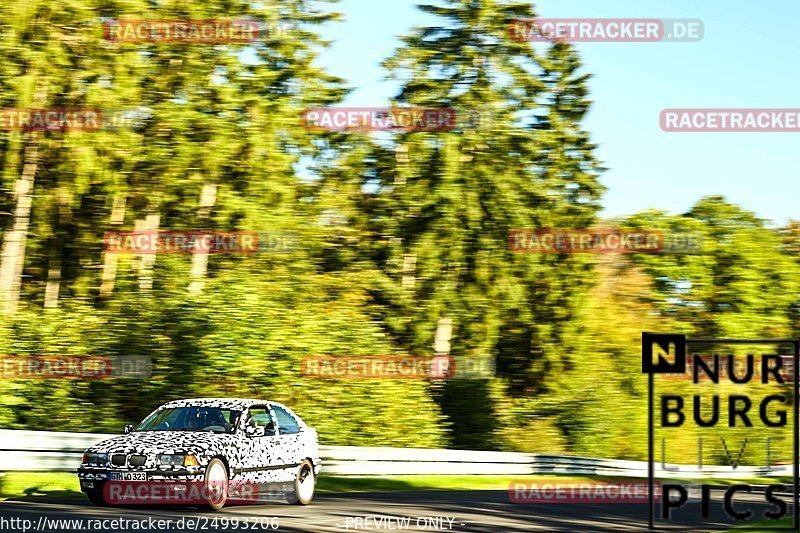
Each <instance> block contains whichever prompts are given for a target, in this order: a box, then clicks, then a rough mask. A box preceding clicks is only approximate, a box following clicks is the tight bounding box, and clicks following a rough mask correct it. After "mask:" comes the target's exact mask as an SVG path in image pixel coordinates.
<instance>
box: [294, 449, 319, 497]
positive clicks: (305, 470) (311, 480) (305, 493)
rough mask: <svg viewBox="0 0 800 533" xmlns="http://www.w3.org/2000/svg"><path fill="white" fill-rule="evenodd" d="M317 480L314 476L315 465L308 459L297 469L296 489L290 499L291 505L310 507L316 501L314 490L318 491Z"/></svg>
mask: <svg viewBox="0 0 800 533" xmlns="http://www.w3.org/2000/svg"><path fill="white" fill-rule="evenodd" d="M316 484H317V480H316V477H315V476H314V465H312V464H311V461H309V460H308V459H306V460H305V461H303V462H302V463H300V468H298V469H297V475H296V476H295V478H294V487H293V491H292V494H291V496H290V498H289V503H296V504H297V505H308V504H309V503H311V500H313V499H314V490H315V489H316Z"/></svg>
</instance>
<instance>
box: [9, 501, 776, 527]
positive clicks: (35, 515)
mask: <svg viewBox="0 0 800 533" xmlns="http://www.w3.org/2000/svg"><path fill="white" fill-rule="evenodd" d="M713 499H714V503H713V504H712V505H711V513H712V517H711V519H710V520H709V521H708V522H700V521H699V513H700V506H699V503H697V502H690V503H688V504H687V505H686V507H684V508H683V509H681V510H680V512H679V515H677V516H676V517H675V518H676V521H674V522H672V523H670V524H664V523H660V526H661V527H660V528H659V529H661V530H672V531H712V530H717V531H718V530H720V529H721V530H726V529H728V528H729V527H730V525H731V524H732V521H731V520H730V519H729V518H727V517H726V516H725V514H724V512H723V511H722V505H721V501H722V493H721V492H718V491H714V493H713ZM787 500H788V498H787ZM736 503H737V506H739V507H738V508H746V507H749V508H750V509H751V510H752V511H753V512H754V513H756V514H757V515H759V516H760V514H761V512H763V511H764V510H766V509H768V506H767V505H766V504H765V503H764V500H763V496H761V495H756V494H753V495H745V496H744V497H742V496H737V499H736ZM789 512H790V513H791V506H790V507H789ZM365 517H370V518H369V519H368V520H366V522H365V521H364V520H365ZM381 517H383V518H384V521H383V522H380V518H381ZM119 518H124V519H128V520H138V521H139V522H138V524H137V525H139V527H138V528H137V527H135V526H132V525H131V524H130V523H129V524H127V525H126V526H123V527H120V524H117V525H116V527H114V525H113V524H112V523H110V522H106V527H104V528H103V529H89V528H88V526H90V525H91V524H89V523H88V522H87V521H88V520H89V519H93V520H111V519H119ZM358 518H361V521H360V522H359V521H357V519H358ZM387 518H392V519H393V520H391V521H388V522H387V521H386V519H387ZM398 518H408V519H409V520H408V524H407V526H406V525H405V523H403V522H400V524H399V525H398V522H397V521H396V520H397V519H398ZM431 518H433V519H437V520H434V521H431V520H430V519H431ZM12 519H19V520H18V521H16V522H15V521H13V520H12ZM76 519H77V520H82V523H81V526H82V527H83V529H78V528H77V527H76V524H72V525H70V524H65V523H57V522H54V521H55V520H76ZM181 519H183V520H184V521H183V522H182V523H181V526H182V527H179V526H178V524H177V523H176V522H177V521H178V520H181ZM448 519H449V520H448ZM22 520H29V521H31V522H30V523H29V529H27V531H37V532H39V533H42V532H45V531H47V532H50V531H55V532H67V531H115V530H116V531H159V530H161V531H163V530H167V529H165V528H163V527H159V525H158V524H156V523H149V524H148V520H154V521H155V520H172V527H170V528H168V530H171V531H179V530H180V531H208V532H214V531H260V532H269V531H285V532H294V531H311V532H334V531H335V532H338V533H344V532H347V531H395V532H396V531H403V530H406V531H428V532H432V531H448V532H474V531H490V532H509V533H515V532H522V531H526V532H530V531H548V532H571V531H598V532H600V531H615V532H617V531H642V530H644V529H646V525H647V506H646V505H642V504H618V503H617V504H593V505H587V504H566V503H558V504H524V505H520V504H513V503H511V502H510V501H509V499H508V493H507V492H505V491H416V492H386V493H360V494H359V493H347V494H323V495H318V496H317V497H316V499H315V500H314V502H313V503H312V504H311V505H310V506H307V507H302V506H297V505H288V504H281V503H270V504H264V505H245V506H233V507H226V508H225V509H223V510H222V511H221V512H218V513H213V512H207V511H201V510H199V509H196V508H191V507H176V506H173V507H167V506H163V507H146V508H143V507H123V508H115V507H112V508H98V507H95V506H93V505H91V504H90V503H89V502H88V501H84V500H80V499H77V500H76V499H73V500H62V501H47V502H44V501H11V500H8V501H5V502H0V531H3V532H9V533H17V532H23V531H24V529H23V525H24V524H25V523H24V522H22ZM40 520H41V523H40ZM188 520H194V522H193V523H192V522H188ZM215 520H216V521H215ZM226 520H227V522H226ZM376 520H377V521H376ZM245 521H247V526H245V525H244V522H245ZM162 525H163V524H162ZM398 526H399V527H398ZM37 527H38V529H36V528H37ZM245 527H247V529H245ZM275 528H277V529H275ZM27 531H25V533H27Z"/></svg>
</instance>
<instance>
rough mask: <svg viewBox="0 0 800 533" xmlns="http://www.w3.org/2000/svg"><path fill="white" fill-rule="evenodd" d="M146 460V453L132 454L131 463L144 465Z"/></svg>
mask: <svg viewBox="0 0 800 533" xmlns="http://www.w3.org/2000/svg"><path fill="white" fill-rule="evenodd" d="M146 460H147V456H145V455H131V458H130V465H131V466H144V462H145V461H146Z"/></svg>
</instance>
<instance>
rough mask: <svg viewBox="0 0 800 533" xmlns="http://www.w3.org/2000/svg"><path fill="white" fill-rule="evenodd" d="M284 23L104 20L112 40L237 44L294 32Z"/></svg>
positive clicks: (105, 27)
mask: <svg viewBox="0 0 800 533" xmlns="http://www.w3.org/2000/svg"><path fill="white" fill-rule="evenodd" d="M291 29H292V28H291V26H290V25H288V24H284V23H281V22H264V21H258V20H255V19H250V18H241V19H131V18H129V19H119V20H117V19H110V20H106V21H105V22H103V36H104V38H105V40H106V41H109V42H115V43H120V42H128V43H197V44H234V43H253V42H256V41H261V40H268V39H273V40H274V39H278V38H281V37H283V36H285V35H286V34H287V33H288V32H289V31H291Z"/></svg>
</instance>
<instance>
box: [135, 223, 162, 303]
mask: <svg viewBox="0 0 800 533" xmlns="http://www.w3.org/2000/svg"><path fill="white" fill-rule="evenodd" d="M160 224H161V215H160V214H158V213H153V214H150V215H147V216H146V217H145V218H144V219H143V220H137V221H136V230H137V231H147V232H151V231H154V232H157V231H158V228H159V226H160ZM157 256H158V253H157V251H156V250H151V251H150V253H145V254H142V255H140V256H139V288H140V289H141V290H143V291H149V290H151V289H152V288H153V267H154V266H155V264H156V258H157Z"/></svg>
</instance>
